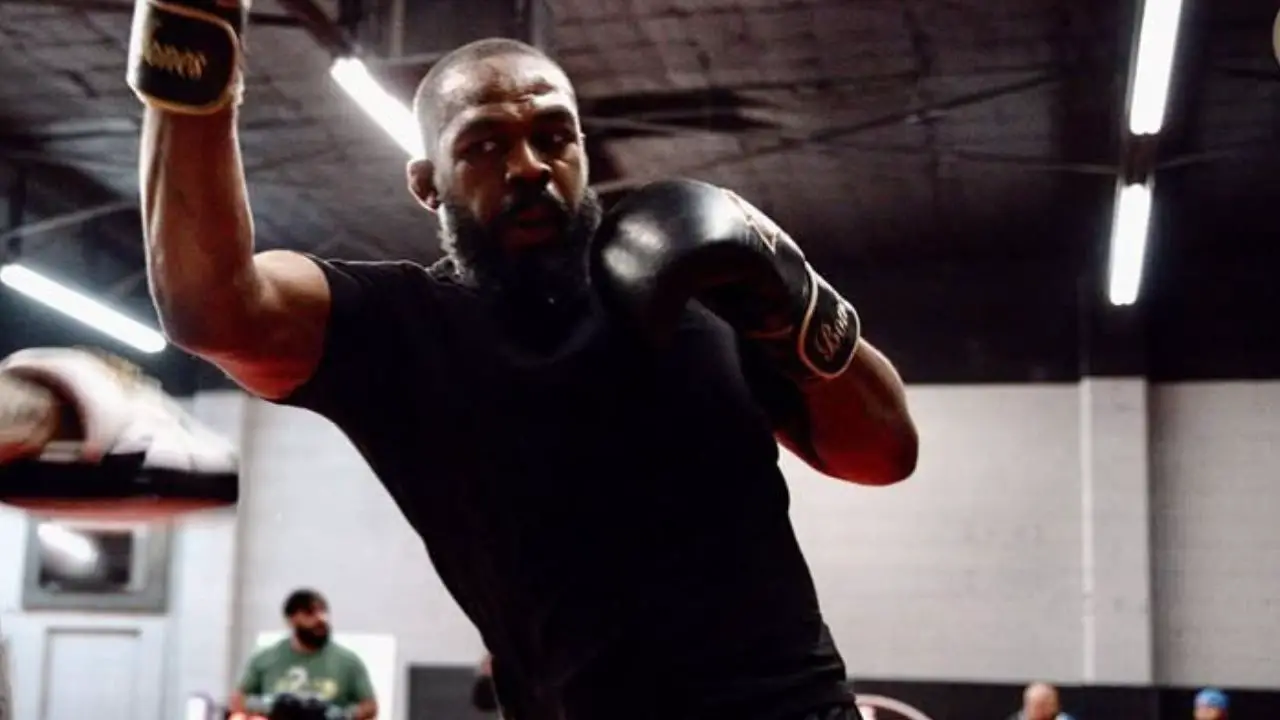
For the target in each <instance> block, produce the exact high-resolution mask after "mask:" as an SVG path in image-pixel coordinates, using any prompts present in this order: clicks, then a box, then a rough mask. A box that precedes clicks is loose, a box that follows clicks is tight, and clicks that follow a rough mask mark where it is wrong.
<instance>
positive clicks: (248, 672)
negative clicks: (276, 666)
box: [236, 658, 263, 695]
mask: <svg viewBox="0 0 1280 720" xmlns="http://www.w3.org/2000/svg"><path fill="white" fill-rule="evenodd" d="M262 680H263V678H262V668H261V667H260V666H259V665H258V659H257V658H254V659H252V660H250V661H249V663H248V664H247V665H245V668H244V673H243V674H242V675H241V676H240V682H239V683H237V684H236V690H237V691H238V692H239V693H240V694H241V695H261V694H262V692H263V690H262Z"/></svg>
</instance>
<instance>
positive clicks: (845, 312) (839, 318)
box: [814, 303, 849, 362]
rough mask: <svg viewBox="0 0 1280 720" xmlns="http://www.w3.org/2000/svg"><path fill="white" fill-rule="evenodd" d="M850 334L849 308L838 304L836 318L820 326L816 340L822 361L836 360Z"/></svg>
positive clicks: (825, 321) (825, 320) (815, 343)
mask: <svg viewBox="0 0 1280 720" xmlns="http://www.w3.org/2000/svg"><path fill="white" fill-rule="evenodd" d="M848 334H849V308H848V307H847V306H846V305H845V304H844V303H837V304H836V316H835V317H834V318H830V319H824V320H823V321H822V322H821V324H820V325H819V326H818V334H817V337H815V338H814V345H815V346H816V348H817V350H818V354H820V355H822V359H823V360H827V361H828V362H829V361H831V360H834V359H835V357H836V353H838V352H839V351H840V346H841V345H842V344H844V339H845V337H846V336H847V335H848Z"/></svg>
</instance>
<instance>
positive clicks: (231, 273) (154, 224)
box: [139, 107, 258, 343]
mask: <svg viewBox="0 0 1280 720" xmlns="http://www.w3.org/2000/svg"><path fill="white" fill-rule="evenodd" d="M139 172H140V175H141V191H142V220H143V228H144V232H145V235H146V242H147V267H148V276H149V280H150V284H151V292H152V295H153V297H154V299H155V303H156V308H157V310H158V311H159V314H160V318H161V321H162V322H163V324H164V327H165V330H166V332H168V333H169V334H170V335H171V336H173V337H174V339H175V340H176V341H178V342H183V341H184V340H189V341H192V342H195V343H201V342H205V341H206V340H207V339H209V338H217V337H220V336H223V335H224V334H225V333H227V332H234V331H236V326H235V324H236V323H238V322H239V321H240V319H241V317H240V316H241V315H243V310H244V308H246V307H248V303H247V302H246V298H247V297H250V295H251V294H252V293H254V292H257V290H258V289H257V288H256V287H255V282H256V280H255V278H254V273H253V222H252V216H251V213H250V210H249V201H248V194H247V191H246V189H245V180H244V169H243V165H242V163H241V159H240V149H239V144H238V140H237V137H236V120H235V112H234V110H233V109H231V108H227V109H224V110H222V111H220V112H217V113H214V114H212V115H183V114H176V113H170V112H167V111H164V110H160V109H157V108H151V107H149V108H147V110H146V113H145V116H144V120H143V131H142V140H141V151H140V158H139Z"/></svg>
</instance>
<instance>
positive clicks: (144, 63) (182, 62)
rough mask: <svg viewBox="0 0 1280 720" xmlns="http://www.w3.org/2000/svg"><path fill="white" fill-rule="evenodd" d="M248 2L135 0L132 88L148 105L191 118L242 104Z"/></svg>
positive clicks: (129, 79)
mask: <svg viewBox="0 0 1280 720" xmlns="http://www.w3.org/2000/svg"><path fill="white" fill-rule="evenodd" d="M248 5H249V2H248V0H245V1H244V2H238V1H236V0H136V3H135V5H134V13H133V30H132V33H131V36H130V41H129V70H128V82H129V87H131V88H133V90H134V92H136V93H137V94H138V96H139V97H140V98H142V100H143V102H145V103H147V104H148V105H154V106H156V107H160V108H163V109H165V110H170V111H173V112H179V113H186V114H191V115H205V114H209V113H213V112H216V111H218V110H221V109H222V108H224V107H226V106H227V105H229V104H231V103H235V102H239V99H240V90H241V74H240V55H241V45H240V39H241V35H242V33H243V32H244V27H245V21H246V18H247V17H248Z"/></svg>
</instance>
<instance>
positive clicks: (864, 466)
mask: <svg viewBox="0 0 1280 720" xmlns="http://www.w3.org/2000/svg"><path fill="white" fill-rule="evenodd" d="M801 395H802V402H803V405H804V407H805V414H806V416H807V417H806V422H803V423H799V424H798V425H797V428H799V429H798V430H795V431H793V432H792V433H791V434H790V435H791V436H790V437H784V444H786V445H787V446H788V447H790V448H791V449H792V450H793V451H795V452H796V453H797V454H799V455H801V457H802V458H803V459H805V460H806V461H807V462H809V464H810V465H812V466H814V467H815V468H817V469H818V470H821V471H822V472H824V473H826V474H828V475H832V476H834V477H838V478H841V479H844V480H849V481H851V482H857V483H861V484H867V485H888V484H891V483H894V482H898V481H899V480H903V479H905V478H907V477H908V476H909V475H911V473H912V472H914V471H915V466H916V457H917V452H918V439H917V436H916V429H915V424H914V423H913V422H912V420H911V415H910V412H909V411H908V410H907V402H906V392H905V389H904V388H903V384H902V379H901V378H900V377H899V376H898V373H897V371H896V370H894V368H893V365H892V364H891V363H890V362H889V360H888V359H887V358H886V357H885V356H884V355H883V354H882V353H881V352H880V351H879V350H877V349H876V348H875V347H873V346H872V345H871V344H870V343H868V342H866V340H863V341H861V342H860V343H859V346H858V350H857V353H856V354H855V355H854V359H853V363H852V364H851V365H850V366H849V368H848V369H847V370H846V371H845V372H844V373H843V374H841V375H840V376H839V377H837V378H834V379H832V380H827V381H823V382H817V383H812V384H807V385H805V386H803V387H802V389H801Z"/></svg>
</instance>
